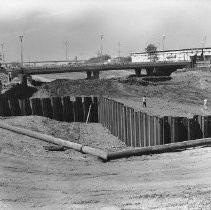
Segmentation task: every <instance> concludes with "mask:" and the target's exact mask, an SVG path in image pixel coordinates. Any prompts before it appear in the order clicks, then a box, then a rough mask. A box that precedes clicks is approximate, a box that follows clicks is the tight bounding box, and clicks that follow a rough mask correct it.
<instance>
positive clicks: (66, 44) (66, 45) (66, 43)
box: [65, 41, 68, 61]
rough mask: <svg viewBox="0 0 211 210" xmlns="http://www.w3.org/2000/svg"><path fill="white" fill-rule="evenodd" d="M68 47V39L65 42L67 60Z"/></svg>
mask: <svg viewBox="0 0 211 210" xmlns="http://www.w3.org/2000/svg"><path fill="white" fill-rule="evenodd" d="M67 47H68V42H67V41H66V42H65V49H66V52H65V54H66V61H67Z"/></svg>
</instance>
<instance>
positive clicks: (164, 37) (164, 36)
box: [162, 35, 166, 51]
mask: <svg viewBox="0 0 211 210" xmlns="http://www.w3.org/2000/svg"><path fill="white" fill-rule="evenodd" d="M162 37H163V51H164V50H165V46H164V44H165V43H164V42H165V39H166V35H163V36H162Z"/></svg>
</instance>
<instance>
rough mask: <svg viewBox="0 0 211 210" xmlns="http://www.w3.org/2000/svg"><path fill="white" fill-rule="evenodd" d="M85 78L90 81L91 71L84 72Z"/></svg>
mask: <svg viewBox="0 0 211 210" xmlns="http://www.w3.org/2000/svg"><path fill="white" fill-rule="evenodd" d="M86 75H87V76H86V78H87V79H91V77H92V72H91V71H86Z"/></svg>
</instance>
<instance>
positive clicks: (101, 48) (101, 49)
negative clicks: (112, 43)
mask: <svg viewBox="0 0 211 210" xmlns="http://www.w3.org/2000/svg"><path fill="white" fill-rule="evenodd" d="M100 54H101V56H102V55H103V34H101V35H100Z"/></svg>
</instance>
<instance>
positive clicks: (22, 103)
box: [19, 98, 32, 116]
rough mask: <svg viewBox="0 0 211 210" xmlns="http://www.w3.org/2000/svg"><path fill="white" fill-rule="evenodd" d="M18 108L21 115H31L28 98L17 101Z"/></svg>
mask: <svg viewBox="0 0 211 210" xmlns="http://www.w3.org/2000/svg"><path fill="white" fill-rule="evenodd" d="M19 107H20V110H21V115H23V116H25V115H27V116H28V115H31V114H32V109H31V105H30V101H29V99H28V98H25V99H19Z"/></svg>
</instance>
